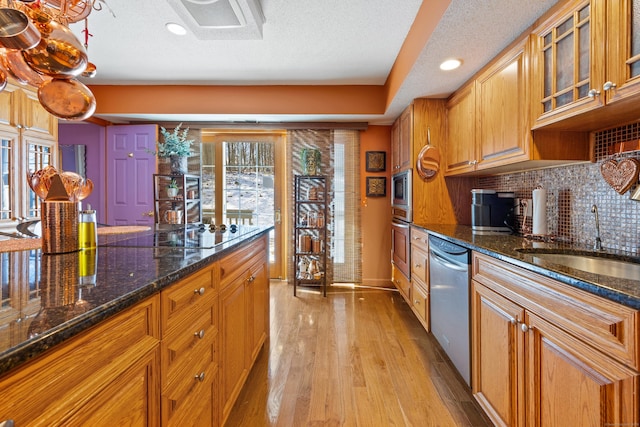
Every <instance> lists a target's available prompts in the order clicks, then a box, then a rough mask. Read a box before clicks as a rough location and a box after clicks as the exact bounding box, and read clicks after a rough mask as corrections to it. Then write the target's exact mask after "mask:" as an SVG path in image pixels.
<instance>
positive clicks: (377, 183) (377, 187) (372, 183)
mask: <svg viewBox="0 0 640 427" xmlns="http://www.w3.org/2000/svg"><path fill="white" fill-rule="evenodd" d="M386 195H387V178H386V177H383V176H382V177H380V176H368V177H367V197H385V196H386Z"/></svg>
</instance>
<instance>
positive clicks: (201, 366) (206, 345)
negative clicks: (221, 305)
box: [161, 267, 219, 426]
mask: <svg viewBox="0 0 640 427" xmlns="http://www.w3.org/2000/svg"><path fill="white" fill-rule="evenodd" d="M214 274H215V270H214V268H213V267H207V268H204V269H203V270H201V271H199V272H197V273H194V274H192V275H191V276H189V277H187V278H185V279H182V280H181V281H180V282H178V283H176V284H174V285H172V286H171V287H169V288H167V289H165V290H163V291H162V292H161V307H162V309H161V313H162V316H161V330H162V344H161V349H162V351H161V361H162V370H161V372H162V380H161V389H162V420H163V425H166V426H171V425H175V426H183V425H196V424H201V425H213V426H215V425H218V420H217V416H218V411H217V394H216V390H217V389H218V368H219V367H218V350H217V348H218V320H219V319H218V289H217V281H216V280H215V277H214Z"/></svg>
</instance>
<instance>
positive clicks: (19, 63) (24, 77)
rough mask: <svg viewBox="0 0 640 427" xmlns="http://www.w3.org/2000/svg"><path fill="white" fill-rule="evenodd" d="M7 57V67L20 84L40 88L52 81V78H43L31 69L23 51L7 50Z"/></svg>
mask: <svg viewBox="0 0 640 427" xmlns="http://www.w3.org/2000/svg"><path fill="white" fill-rule="evenodd" d="M5 56H6V58H7V67H8V68H9V70H10V71H11V74H13V76H14V77H15V78H16V79H17V80H18V82H20V83H23V84H28V85H31V86H34V87H40V85H41V84H42V83H44V82H45V81H47V80H51V77H49V76H43V75H42V74H40V73H38V72H36V71H35V70H34V69H33V68H31V67H30V66H29V64H27V63H26V61H25V60H24V57H23V56H22V51H20V50H14V49H10V50H7V52H6V54H5Z"/></svg>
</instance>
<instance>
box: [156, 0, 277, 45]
mask: <svg viewBox="0 0 640 427" xmlns="http://www.w3.org/2000/svg"><path fill="white" fill-rule="evenodd" d="M167 2H168V3H169V4H170V5H171V6H172V7H173V9H174V10H175V11H176V13H177V14H178V15H179V16H180V18H182V21H183V23H184V25H185V26H186V27H187V28H189V29H190V30H191V32H192V33H193V34H194V35H195V36H196V37H197V38H199V39H201V40H258V39H262V24H264V21H265V19H264V15H263V14H262V7H261V6H260V0H167Z"/></svg>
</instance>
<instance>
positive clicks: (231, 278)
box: [219, 236, 269, 425]
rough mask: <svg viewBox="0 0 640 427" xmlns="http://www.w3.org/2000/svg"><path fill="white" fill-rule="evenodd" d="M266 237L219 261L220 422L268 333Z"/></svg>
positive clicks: (230, 405) (222, 422) (234, 399)
mask: <svg viewBox="0 0 640 427" xmlns="http://www.w3.org/2000/svg"><path fill="white" fill-rule="evenodd" d="M266 239H267V237H266V236H265V237H262V238H261V239H260V240H259V241H256V242H254V243H253V244H252V245H251V246H248V247H245V248H244V249H243V250H239V251H236V252H234V253H233V254H231V255H228V256H227V257H225V258H223V259H221V260H220V261H219V271H220V325H221V336H220V350H221V351H220V369H221V371H220V372H221V377H220V407H221V411H222V414H221V422H220V424H221V425H224V423H225V421H226V419H227V417H228V416H229V413H230V412H231V409H232V408H233V405H234V403H235V401H236V399H237V397H238V394H239V393H240V390H241V389H242V386H243V385H244V383H245V381H246V379H247V376H248V374H249V370H250V369H251V367H252V366H253V363H254V362H255V360H256V358H257V356H258V353H259V351H260V348H261V347H262V345H263V344H264V342H265V341H266V340H267V337H268V336H269V287H268V286H269V285H268V282H269V278H268V273H267V272H268V260H267V241H266Z"/></svg>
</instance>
